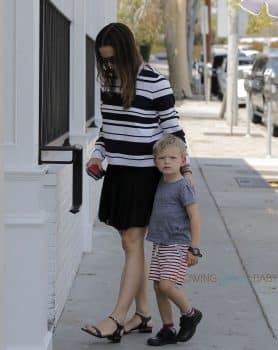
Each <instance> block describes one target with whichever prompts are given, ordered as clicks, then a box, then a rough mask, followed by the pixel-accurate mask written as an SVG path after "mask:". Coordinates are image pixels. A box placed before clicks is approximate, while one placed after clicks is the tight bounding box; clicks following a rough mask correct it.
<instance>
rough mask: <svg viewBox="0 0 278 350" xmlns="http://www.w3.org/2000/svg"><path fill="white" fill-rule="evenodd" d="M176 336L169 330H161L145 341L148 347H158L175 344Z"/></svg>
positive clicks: (174, 332) (173, 331)
mask: <svg viewBox="0 0 278 350" xmlns="http://www.w3.org/2000/svg"><path fill="white" fill-rule="evenodd" d="M176 343H177V335H176V331H175V330H172V329H169V328H161V330H160V331H159V332H158V333H157V335H156V336H155V337H153V338H149V339H148V340H147V344H148V345H152V346H160V345H166V344H176Z"/></svg>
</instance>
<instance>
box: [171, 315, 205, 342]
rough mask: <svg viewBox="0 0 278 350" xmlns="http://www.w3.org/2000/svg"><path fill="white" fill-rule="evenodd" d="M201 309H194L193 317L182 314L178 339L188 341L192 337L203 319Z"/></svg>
mask: <svg viewBox="0 0 278 350" xmlns="http://www.w3.org/2000/svg"><path fill="white" fill-rule="evenodd" d="M202 316H203V315H202V313H201V311H199V310H197V309H194V315H193V316H191V317H186V316H184V315H183V316H181V318H180V329H179V332H178V335H177V339H178V341H182V342H185V341H188V340H189V339H191V338H192V337H193V335H194V333H195V331H196V327H197V325H198V323H199V322H200V321H201V319H202Z"/></svg>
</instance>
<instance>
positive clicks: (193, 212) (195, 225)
mask: <svg viewBox="0 0 278 350" xmlns="http://www.w3.org/2000/svg"><path fill="white" fill-rule="evenodd" d="M186 212H187V215H188V217H189V222H190V232H191V244H190V246H191V247H193V248H198V247H199V243H200V233H201V218H200V212H199V207H198V204H197V203H192V204H189V205H187V206H186ZM187 263H188V266H192V265H196V264H197V263H198V256H195V255H193V254H192V253H191V252H188V261H187Z"/></svg>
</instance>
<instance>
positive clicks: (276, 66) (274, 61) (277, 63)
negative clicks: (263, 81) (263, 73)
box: [269, 57, 278, 74]
mask: <svg viewBox="0 0 278 350" xmlns="http://www.w3.org/2000/svg"><path fill="white" fill-rule="evenodd" d="M269 67H270V68H272V69H273V70H274V72H275V73H276V74H278V57H271V58H270V60H269Z"/></svg>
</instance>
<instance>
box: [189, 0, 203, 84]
mask: <svg viewBox="0 0 278 350" xmlns="http://www.w3.org/2000/svg"><path fill="white" fill-rule="evenodd" d="M199 9H200V1H199V0H187V8H186V11H187V18H188V21H187V53H188V72H189V75H190V81H191V80H192V67H193V48H194V38H195V24H196V21H197V16H198V12H199Z"/></svg>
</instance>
